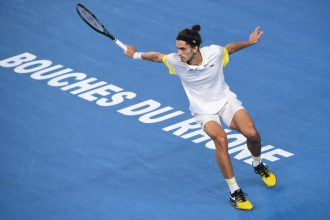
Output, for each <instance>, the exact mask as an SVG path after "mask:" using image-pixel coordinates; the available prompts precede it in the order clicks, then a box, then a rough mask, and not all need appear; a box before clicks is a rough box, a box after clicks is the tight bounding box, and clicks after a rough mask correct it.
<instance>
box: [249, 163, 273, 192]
mask: <svg viewBox="0 0 330 220" xmlns="http://www.w3.org/2000/svg"><path fill="white" fill-rule="evenodd" d="M253 169H254V172H255V173H256V174H259V175H260V177H261V179H262V180H263V181H264V183H265V184H266V186H268V187H274V186H275V185H276V176H275V174H274V173H272V172H271V171H270V170H269V169H268V167H267V166H266V165H265V164H264V163H260V164H259V165H258V166H256V167H253Z"/></svg>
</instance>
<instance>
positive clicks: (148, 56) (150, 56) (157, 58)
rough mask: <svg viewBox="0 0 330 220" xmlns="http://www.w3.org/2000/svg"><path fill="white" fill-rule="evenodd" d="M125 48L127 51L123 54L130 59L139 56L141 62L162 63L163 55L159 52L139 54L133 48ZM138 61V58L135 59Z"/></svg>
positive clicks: (128, 46)
mask: <svg viewBox="0 0 330 220" xmlns="http://www.w3.org/2000/svg"><path fill="white" fill-rule="evenodd" d="M126 46H127V51H126V52H125V55H126V56H128V57H130V58H136V57H137V56H139V55H140V56H141V59H143V60H149V61H152V62H157V63H162V62H163V57H164V56H165V54H162V53H160V52H147V53H140V54H138V53H139V52H137V51H136V49H135V47H133V46H130V45H126ZM136 59H139V58H136Z"/></svg>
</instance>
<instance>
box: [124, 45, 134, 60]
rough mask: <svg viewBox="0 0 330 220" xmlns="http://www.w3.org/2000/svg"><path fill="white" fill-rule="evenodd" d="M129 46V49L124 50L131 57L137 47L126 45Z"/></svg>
mask: <svg viewBox="0 0 330 220" xmlns="http://www.w3.org/2000/svg"><path fill="white" fill-rule="evenodd" d="M126 47H127V51H125V52H124V54H125V55H126V56H128V57H130V58H132V57H133V55H134V53H135V52H136V49H135V47H133V46H131V45H126Z"/></svg>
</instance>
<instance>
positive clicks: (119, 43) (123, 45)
mask: <svg viewBox="0 0 330 220" xmlns="http://www.w3.org/2000/svg"><path fill="white" fill-rule="evenodd" d="M115 43H116V44H117V45H118V46H119V47H121V49H123V50H124V51H125V52H126V51H127V47H126V45H125V44H123V43H122V42H121V41H120V40H118V39H116V40H115Z"/></svg>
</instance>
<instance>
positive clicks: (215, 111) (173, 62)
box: [125, 25, 276, 210]
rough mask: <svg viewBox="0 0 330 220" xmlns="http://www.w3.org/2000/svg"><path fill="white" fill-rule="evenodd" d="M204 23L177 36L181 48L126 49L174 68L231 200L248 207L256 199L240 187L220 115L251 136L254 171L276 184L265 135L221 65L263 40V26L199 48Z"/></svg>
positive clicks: (172, 72)
mask: <svg viewBox="0 0 330 220" xmlns="http://www.w3.org/2000/svg"><path fill="white" fill-rule="evenodd" d="M199 31H200V26H199V25H194V26H193V27H192V28H191V29H187V28H186V29H184V30H182V31H181V32H179V34H178V36H177V38H176V47H177V49H178V51H177V52H176V53H171V54H168V55H165V54H162V53H160V52H148V53H140V52H137V51H136V49H135V48H134V47H133V46H129V45H127V51H126V52H125V54H126V55H127V56H128V57H131V58H134V59H143V60H149V61H153V62H159V63H164V64H165V65H166V66H167V68H168V69H169V72H170V74H175V75H178V76H179V77H180V79H181V82H182V85H183V87H184V90H185V92H186V95H187V97H188V99H189V102H190V110H191V112H192V115H194V117H195V119H196V121H197V122H199V123H200V124H201V126H202V127H203V130H204V131H205V132H206V134H208V135H209V136H210V137H211V138H212V140H213V141H214V144H215V146H216V159H217V162H218V165H219V167H220V170H221V172H222V174H223V176H224V178H225V180H226V182H227V184H228V186H229V189H230V201H231V203H232V204H233V205H234V206H235V207H236V208H238V209H243V210H250V209H252V208H253V205H252V203H251V202H250V201H249V200H248V199H247V198H246V195H245V194H244V193H243V191H242V190H241V189H240V188H239V186H238V184H237V182H236V179H235V176H234V172H233V168H232V165H231V161H230V157H229V154H228V142H227V136H226V133H225V131H224V129H223V128H222V126H221V122H220V119H222V121H223V122H224V123H225V124H226V125H227V126H228V127H230V128H232V129H235V130H237V131H239V132H240V133H241V134H243V135H244V136H245V137H246V139H247V146H248V149H249V151H250V152H251V154H252V158H253V164H252V165H253V168H254V171H255V172H256V173H257V174H259V175H260V176H261V178H262V180H263V182H264V183H265V184H266V186H268V187H273V186H275V185H276V177H275V175H274V174H273V173H272V172H271V171H270V170H269V169H268V168H267V166H265V164H264V163H262V162H261V156H260V155H261V139H260V136H259V133H258V131H257V129H256V127H255V125H254V122H253V120H252V118H251V117H250V115H249V114H248V112H247V111H246V110H245V109H244V107H243V106H242V105H241V102H240V101H239V100H238V99H237V97H236V94H235V93H233V92H232V91H231V90H230V89H229V87H228V85H227V84H226V82H225V80H224V74H223V68H224V67H225V66H226V65H227V64H228V62H229V54H232V53H235V52H237V51H239V50H241V49H243V48H246V47H248V46H251V45H253V44H255V43H257V42H259V40H260V38H261V36H262V34H263V32H262V31H260V28H259V27H257V28H256V29H255V30H254V32H252V33H251V34H250V37H249V40H248V41H246V42H236V43H230V44H228V45H226V46H225V47H221V46H218V45H210V46H206V47H202V48H200V44H201V42H202V39H201V36H200V34H199Z"/></svg>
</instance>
